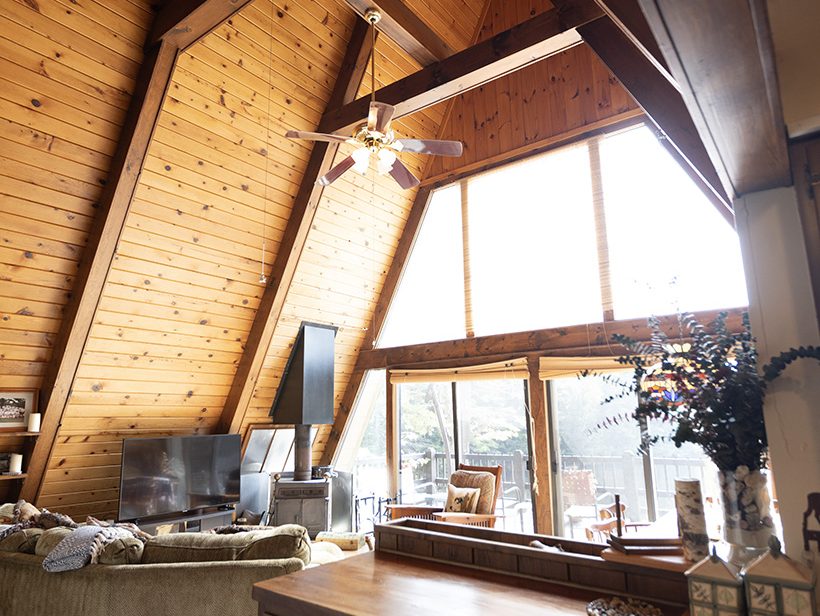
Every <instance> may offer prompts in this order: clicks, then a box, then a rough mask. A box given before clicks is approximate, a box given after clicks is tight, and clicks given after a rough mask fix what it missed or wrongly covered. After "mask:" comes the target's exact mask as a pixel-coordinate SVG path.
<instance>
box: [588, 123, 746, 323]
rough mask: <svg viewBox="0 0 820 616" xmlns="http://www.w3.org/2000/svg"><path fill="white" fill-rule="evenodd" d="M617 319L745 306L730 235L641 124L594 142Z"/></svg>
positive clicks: (734, 238)
mask: <svg viewBox="0 0 820 616" xmlns="http://www.w3.org/2000/svg"><path fill="white" fill-rule="evenodd" d="M601 172H602V175H603V182H604V208H605V211H606V224H607V236H608V241H609V255H610V267H611V278H612V289H613V300H614V308H615V318H616V319H631V318H636V317H644V316H650V315H660V314H673V313H675V312H677V311H680V310H683V311H695V310H709V309H715V308H733V307H739V306H746V305H747V304H748V302H749V300H748V297H747V295H746V282H745V278H744V275H743V263H742V261H741V257H740V245H739V242H738V238H737V233H736V232H735V230H734V229H733V228H732V227H730V226H729V224H728V223H727V222H726V221H725V220H724V219H723V218H722V217H721V216H720V214H719V213H718V212H717V211H716V210H715V207H714V206H713V205H712V204H711V203H710V202H709V201H708V200H707V199H706V197H705V196H704V195H703V193H702V192H701V191H700V189H698V187H697V186H695V185H694V184H693V183H692V181H691V180H690V179H689V176H688V175H686V173H685V172H684V171H683V169H681V167H680V165H678V163H677V162H676V161H675V160H673V159H672V157H671V156H670V155H669V154H668V153H667V152H666V150H665V149H664V148H663V147H662V146H661V145H660V144H659V143H658V140H657V139H656V138H655V136H654V135H653V134H652V132H651V131H650V130H649V129H648V128H646V127H640V128H636V129H633V130H628V131H625V132H623V133H619V134H615V135H613V136H611V137H609V138H607V139H604V140H602V142H601Z"/></svg>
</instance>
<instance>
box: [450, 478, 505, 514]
mask: <svg viewBox="0 0 820 616" xmlns="http://www.w3.org/2000/svg"><path fill="white" fill-rule="evenodd" d="M450 483H452V484H453V485H454V486H457V487H459V488H478V489H479V490H481V494H480V495H479V497H478V504H477V505H476V509H475V513H495V512H494V511H493V503H495V475H493V474H492V473H488V472H486V471H466V470H458V471H456V472H455V473H453V474H452V475H450Z"/></svg>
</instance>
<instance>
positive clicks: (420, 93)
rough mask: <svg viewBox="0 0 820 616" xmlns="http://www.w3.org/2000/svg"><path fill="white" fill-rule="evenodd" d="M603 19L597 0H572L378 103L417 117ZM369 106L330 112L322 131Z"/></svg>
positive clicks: (556, 48) (350, 122)
mask: <svg viewBox="0 0 820 616" xmlns="http://www.w3.org/2000/svg"><path fill="white" fill-rule="evenodd" d="M601 15H603V12H602V11H601V9H600V7H598V5H597V4H595V2H594V1H593V0H572V2H571V3H568V5H567V6H566V7H562V8H561V9H552V10H550V11H546V12H545V13H541V14H540V15H537V16H535V17H533V18H531V19H529V20H527V21H525V22H524V23H522V24H519V25H517V26H515V27H513V28H510V29H509V30H506V31H504V32H502V33H500V34H497V35H495V36H494V37H492V38H490V39H487V40H486V41H482V42H480V43H478V44H476V45H473V46H472V47H468V48H467V49H465V50H464V51H460V52H459V53H457V54H455V55H452V56H450V57H449V58H447V59H446V60H442V61H440V62H436V63H435V64H431V65H430V66H428V67H426V68H423V69H421V70H420V71H417V72H416V73H413V74H412V75H409V76H407V77H405V78H404V79H400V80H399V81H397V82H395V83H392V84H390V85H388V86H385V87H383V88H381V89H380V90H378V91H377V92H376V100H378V101H380V102H383V103H387V104H389V105H393V106H394V107H395V108H396V112H395V115H394V116H393V117H394V118H395V119H398V118H400V117H402V116H406V115H409V114H411V113H415V112H417V111H420V110H422V109H424V108H426V107H429V106H431V105H435V104H436V103H440V102H442V101H444V100H447V99H449V98H452V97H454V96H456V95H458V94H463V93H464V92H466V91H468V90H471V89H473V88H477V87H478V86H480V85H482V84H484V83H487V82H490V81H493V80H494V79H497V78H499V77H501V76H503V75H506V74H508V73H512V72H515V71H517V70H519V69H521V68H524V67H525V66H528V65H530V64H533V63H535V62H538V61H539V60H542V59H544V58H546V57H548V56H551V55H553V54H555V53H558V52H560V51H563V50H565V49H567V48H569V47H571V46H573V45H576V44H578V43H580V37H579V36H578V34H577V32H575V30H574V29H575V28H577V27H578V26H580V25H582V24H584V23H586V22H588V21H591V20H593V19H596V18H598V17H600V16H601ZM369 105H370V98H369V97H362V98H360V99H357V100H356V101H353V102H352V103H349V104H347V105H344V106H343V107H340V108H338V109H332V110H330V111H328V112H327V113H325V115H324V116H323V117H322V120H321V122H320V123H319V127H318V131H319V132H324V133H333V132H337V131H344V130H345V129H349V128H352V127H353V126H354V125H355V124H357V123H358V122H360V121H361V120H362V119H363V118H365V117H367V112H368V107H369Z"/></svg>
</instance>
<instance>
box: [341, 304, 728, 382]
mask: <svg viewBox="0 0 820 616" xmlns="http://www.w3.org/2000/svg"><path fill="white" fill-rule="evenodd" d="M720 312H722V311H719V310H709V311H704V312H695V313H694V315H695V317H696V318H697V320H698V321H700V322H701V323H708V322H710V321H713V320H714V319H715V318H716V317H717V316H718V314H720ZM725 312H728V313H729V318H728V320H727V324H728V326H729V328H730V329H731V330H732V331H740V330H741V328H742V326H743V312H744V311H743V310H741V309H732V310H727V311H725ZM661 326H662V328H663V330H664V331H666V332H667V334H668V335H669V336H670V337H672V338H675V337H679V336H680V324H679V322H678V317H677V315H670V316H665V317H661ZM651 333H652V332H651V330H650V329H649V327H648V326H647V320H646V319H629V320H622V321H607V322H605V323H603V322H602V323H592V324H589V325H572V326H569V327H556V328H552V329H538V330H533V331H527V332H516V333H512V334H496V335H493V336H479V337H476V338H463V339H460V340H445V341H443V342H431V343H427V344H413V345H408V346H403V347H393V348H385V349H372V350H362V352H361V353H360V354H359V360H358V362H357V363H356V369H357V370H373V369H379V368H391V369H392V368H411V367H414V368H419V367H430V365H431V364H433V363H437V364H442V363H444V362H452V365H458V363H459V362H461V363H462V364H463V363H464V362H473V363H475V362H476V360H478V361H484V360H488V361H490V360H495V359H498V358H501V359H509V358H510V357H513V356H516V357H521V356H523V355H526V354H529V353H546V352H556V351H564V352H565V354H566V352H567V351H572V352H575V353H580V354H584V355H586V354H588V350H589V349H592V348H597V347H603V348H605V349H606V351H607V353H608V354H610V355H613V354H616V353H618V352H619V350H620V349H619V347H618V346H617V345H613V344H612V335H613V334H623V335H625V336H630V337H631V338H634V339H637V340H648V339H649V336H650V335H651Z"/></svg>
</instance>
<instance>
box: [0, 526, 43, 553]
mask: <svg viewBox="0 0 820 616" xmlns="http://www.w3.org/2000/svg"><path fill="white" fill-rule="evenodd" d="M42 534H43V529H42V528H24V529H23V530H18V531H17V532H15V533H12V534H10V535H9V536H8V537H6V538H5V539H3V540H2V541H0V550H2V551H3V552H23V553H25V554H34V550H35V548H36V547H37V541H38V540H39V539H40V535H42Z"/></svg>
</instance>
